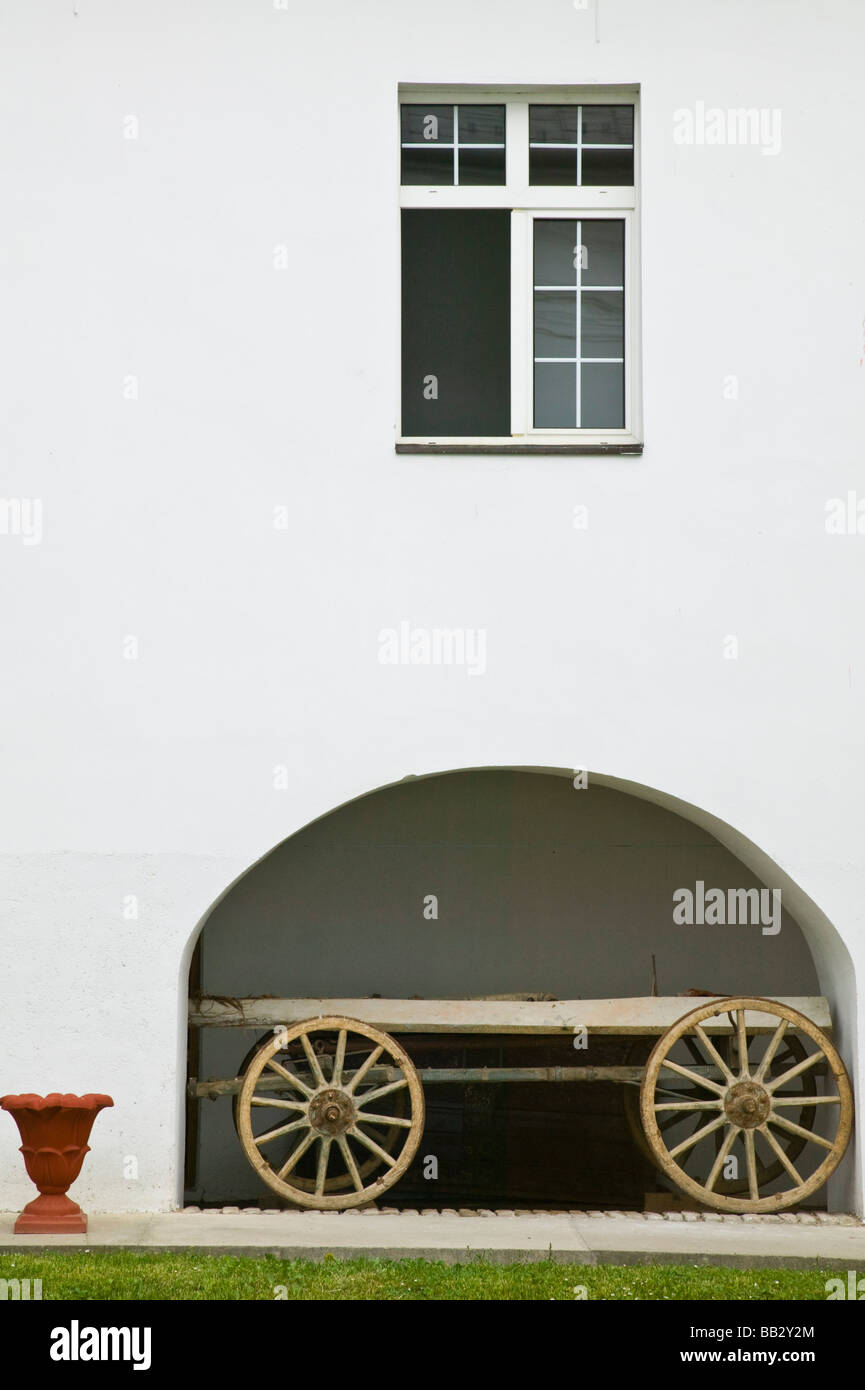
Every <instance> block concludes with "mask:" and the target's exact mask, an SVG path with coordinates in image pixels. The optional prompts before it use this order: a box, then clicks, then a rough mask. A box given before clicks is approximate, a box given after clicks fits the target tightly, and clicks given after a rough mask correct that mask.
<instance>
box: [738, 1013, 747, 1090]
mask: <svg viewBox="0 0 865 1390" xmlns="http://www.w3.org/2000/svg"><path fill="white" fill-rule="evenodd" d="M736 1038H737V1042H738V1049H739V1076H740V1077H743V1076H747V1075H748V1033H747V1029H746V1028H745V1010H744V1009H737V1010H736Z"/></svg>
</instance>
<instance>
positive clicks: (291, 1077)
mask: <svg viewBox="0 0 865 1390" xmlns="http://www.w3.org/2000/svg"><path fill="white" fill-rule="evenodd" d="M266 1065H267V1066H268V1067H270V1069H271V1071H275V1072H276V1074H277V1076H281V1077H282V1079H283V1080H284V1081H288V1082H290V1084H291V1085H292V1086H295V1087H296V1088H297V1090H298V1091H301V1092H302V1093H303V1094H304V1095H305V1096H311V1095H313V1094H314V1092H313V1090H312V1087H311V1086H307V1084H306V1082H305V1081H301V1079H300V1077H299V1076H295V1074H294V1072H293V1071H289V1070H288V1068H287V1067H284V1066H283V1065H282V1063H281V1062H276V1061H274V1059H273V1058H272V1057H269V1058H268V1060H267V1063H266Z"/></svg>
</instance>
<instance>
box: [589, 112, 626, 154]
mask: <svg viewBox="0 0 865 1390" xmlns="http://www.w3.org/2000/svg"><path fill="white" fill-rule="evenodd" d="M633 143H634V108H633V106H584V107H583V144H584V145H632V144H633Z"/></svg>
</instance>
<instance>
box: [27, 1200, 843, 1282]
mask: <svg viewBox="0 0 865 1390" xmlns="http://www.w3.org/2000/svg"><path fill="white" fill-rule="evenodd" d="M517 1215H518V1216H520V1217H522V1219H521V1220H518V1219H515V1216H517ZM805 1215H806V1217H807V1216H808V1214H807V1213H806V1214H805ZM14 1221H15V1216H14V1214H11V1213H10V1214H7V1215H0V1252H2V1253H5V1254H9V1253H12V1252H13V1251H14V1252H18V1253H21V1252H22V1251H24V1250H40V1251H51V1250H66V1251H73V1250H78V1251H81V1250H87V1251H91V1252H92V1251H96V1250H100V1249H114V1250H136V1251H139V1252H141V1253H145V1252H148V1253H152V1252H157V1251H168V1252H175V1251H183V1250H197V1251H200V1252H202V1253H207V1254H210V1255H240V1256H252V1257H261V1256H263V1255H273V1256H276V1257H277V1258H279V1259H307V1260H321V1259H323V1258H324V1257H325V1256H326V1255H331V1256H333V1257H335V1258H337V1259H357V1258H365V1259H391V1260H403V1259H426V1260H442V1261H445V1262H446V1263H465V1262H468V1261H471V1260H474V1259H478V1258H481V1257H482V1258H485V1259H489V1260H494V1261H496V1262H497V1263H500V1264H506V1263H518V1262H521V1261H536V1260H552V1261H555V1262H556V1263H574V1264H583V1265H599V1264H608V1265H632V1264H691V1265H726V1266H729V1267H730V1268H745V1269H756V1268H780V1269H827V1270H851V1269H852V1270H856V1271H857V1272H858V1271H865V1225H863V1224H862V1223H860V1222H858V1221H856V1220H855V1218H852V1217H848V1218H836V1219H832V1218H828V1219H827V1218H824V1220H823V1221H820V1222H818V1221H816V1220H812V1219H806V1220H805V1221H803V1222H799V1221H795V1220H794V1221H792V1222H791V1221H787V1222H785V1221H782V1220H778V1219H772V1218H763V1219H759V1218H751V1219H750V1220H748V1219H745V1218H721V1219H719V1220H715V1221H703V1220H691V1221H685V1220H666V1219H664V1218H661V1219H656V1220H649V1219H647V1218H646V1217H645V1216H644V1215H643V1214H641V1213H637V1212H629V1213H622V1214H613V1219H611V1214H610V1213H606V1214H602V1213H598V1214H596V1215H590V1214H588V1213H585V1212H579V1213H565V1212H520V1213H516V1214H511V1215H503V1214H499V1213H493V1214H490V1215H487V1216H482V1215H480V1214H478V1213H474V1212H473V1213H471V1214H468V1213H467V1214H465V1215H460V1214H459V1213H457V1212H453V1213H451V1212H438V1211H428V1212H424V1213H421V1212H415V1211H411V1212H382V1211H375V1210H372V1211H370V1210H366V1211H352V1212H317V1211H286V1212H259V1211H249V1212H242V1211H239V1212H236V1213H235V1212H222V1211H216V1212H210V1211H207V1212H186V1211H182V1212H172V1213H167V1214H158V1215H128V1214H122V1215H93V1216H91V1217H90V1229H89V1231H88V1233H87V1235H86V1236H16V1235H14V1234H13V1230H12V1227H13V1224H14Z"/></svg>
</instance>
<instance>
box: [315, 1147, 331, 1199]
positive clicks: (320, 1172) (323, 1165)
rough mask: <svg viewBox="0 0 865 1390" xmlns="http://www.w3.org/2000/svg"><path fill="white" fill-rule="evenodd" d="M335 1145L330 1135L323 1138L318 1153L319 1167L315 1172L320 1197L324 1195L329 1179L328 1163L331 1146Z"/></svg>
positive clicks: (316, 1187)
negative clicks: (325, 1185) (326, 1182)
mask: <svg viewBox="0 0 865 1390" xmlns="http://www.w3.org/2000/svg"><path fill="white" fill-rule="evenodd" d="M332 1143H333V1140H332V1138H331V1137H330V1135H329V1134H323V1135H322V1136H321V1148H320V1149H319V1151H318V1166H317V1167H316V1170H315V1190H316V1193H317V1194H318V1196H322V1195H323V1193H324V1184H325V1181H326V1179H327V1163H328V1159H329V1158H330V1146H331V1144H332Z"/></svg>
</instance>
